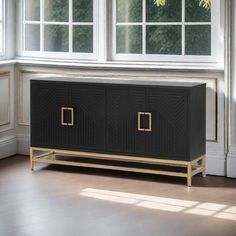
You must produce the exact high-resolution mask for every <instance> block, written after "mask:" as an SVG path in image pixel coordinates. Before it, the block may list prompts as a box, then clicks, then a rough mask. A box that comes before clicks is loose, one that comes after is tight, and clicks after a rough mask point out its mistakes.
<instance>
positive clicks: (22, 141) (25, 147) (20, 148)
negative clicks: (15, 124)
mask: <svg viewBox="0 0 236 236" xmlns="http://www.w3.org/2000/svg"><path fill="white" fill-rule="evenodd" d="M17 154H21V155H29V154H30V136H29V135H17Z"/></svg>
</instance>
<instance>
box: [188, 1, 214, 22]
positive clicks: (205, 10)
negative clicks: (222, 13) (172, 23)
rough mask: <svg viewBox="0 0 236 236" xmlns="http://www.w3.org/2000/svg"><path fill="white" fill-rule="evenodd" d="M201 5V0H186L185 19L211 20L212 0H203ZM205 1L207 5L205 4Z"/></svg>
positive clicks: (192, 20)
mask: <svg viewBox="0 0 236 236" xmlns="http://www.w3.org/2000/svg"><path fill="white" fill-rule="evenodd" d="M202 2H203V3H202V5H201V6H200V3H199V0H186V2H185V6H186V7H185V12H186V13H185V15H186V16H185V21H187V22H210V21H211V7H210V6H211V5H209V4H210V3H211V1H210V0H203V1H202ZM204 2H205V4H206V5H203V4H204Z"/></svg>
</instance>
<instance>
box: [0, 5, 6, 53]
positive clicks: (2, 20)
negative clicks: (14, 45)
mask: <svg viewBox="0 0 236 236" xmlns="http://www.w3.org/2000/svg"><path fill="white" fill-rule="evenodd" d="M0 1H1V4H2V9H1V11H2V12H1V13H2V19H0V25H1V27H2V35H0V37H1V47H0V49H2V50H0V57H3V56H4V55H5V0H0Z"/></svg>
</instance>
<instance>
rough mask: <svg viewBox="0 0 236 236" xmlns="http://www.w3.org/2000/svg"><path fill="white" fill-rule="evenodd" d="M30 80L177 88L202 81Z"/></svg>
mask: <svg viewBox="0 0 236 236" xmlns="http://www.w3.org/2000/svg"><path fill="white" fill-rule="evenodd" d="M31 81H38V82H39V81H40V82H43V83H49V82H50V83H52V82H53V83H58V82H60V83H65V84H71V83H76V84H78V83H81V84H82V83H83V84H91V85H92V84H95V83H96V84H100V85H120V86H122V85H126V86H127V85H132V86H139V85H140V86H143V85H147V86H149V85H150V86H158V87H159V86H161V87H179V88H192V87H196V86H200V85H203V84H204V83H193V82H160V81H153V80H151V81H150V80H147V81H145V80H121V79H119V80H115V79H86V80H85V79H84V78H83V79H81V78H76V81H75V79H74V78H73V79H72V78H71V80H70V79H68V78H61V77H60V78H57V77H53V78H52V77H50V78H44V79H40V80H39V79H33V80H31Z"/></svg>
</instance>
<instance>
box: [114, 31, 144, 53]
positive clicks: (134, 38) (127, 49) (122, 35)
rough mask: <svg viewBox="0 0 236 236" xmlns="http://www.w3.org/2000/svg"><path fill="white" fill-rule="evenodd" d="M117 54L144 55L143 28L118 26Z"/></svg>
mask: <svg viewBox="0 0 236 236" xmlns="http://www.w3.org/2000/svg"><path fill="white" fill-rule="evenodd" d="M116 52H117V53H142V26H117V29H116Z"/></svg>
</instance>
